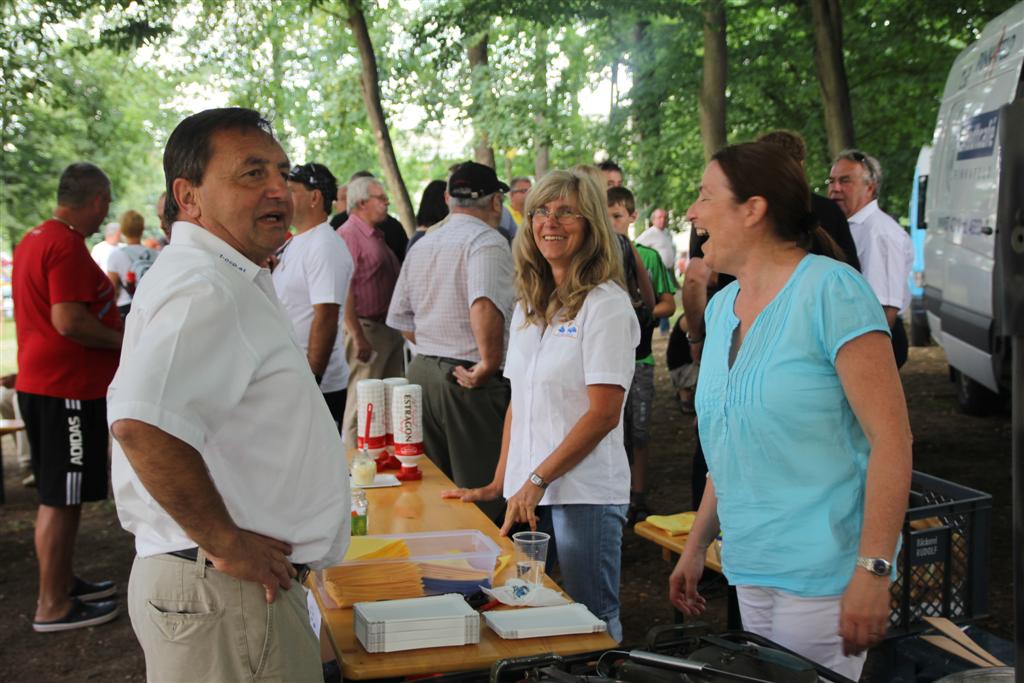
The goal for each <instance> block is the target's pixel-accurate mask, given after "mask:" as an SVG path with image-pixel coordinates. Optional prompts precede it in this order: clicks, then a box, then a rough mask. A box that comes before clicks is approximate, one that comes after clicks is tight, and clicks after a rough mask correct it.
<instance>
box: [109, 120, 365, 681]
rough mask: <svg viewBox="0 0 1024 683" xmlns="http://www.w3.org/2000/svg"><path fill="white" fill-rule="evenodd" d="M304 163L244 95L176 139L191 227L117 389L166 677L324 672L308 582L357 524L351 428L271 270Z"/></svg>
mask: <svg viewBox="0 0 1024 683" xmlns="http://www.w3.org/2000/svg"><path fill="white" fill-rule="evenodd" d="M289 167H290V164H289V163H288V157H287V155H285V153H284V150H283V149H281V146H280V145H279V144H278V142H277V140H275V139H274V137H273V133H272V132H271V128H270V124H269V122H267V120H266V119H264V118H263V117H261V116H260V115H259V114H258V113H257V112H255V111H252V110H251V109H242V108H238V107H232V108H225V109H211V110H207V111H203V112H200V113H198V114H194V115H192V116H189V117H188V118H186V119H185V120H183V121H182V122H181V123H180V124H178V126H177V127H176V128H175V129H174V131H173V132H172V133H171V135H170V137H169V138H168V140H167V148H166V149H165V150H164V174H165V175H166V177H167V190H168V192H167V201H166V206H165V213H166V215H167V218H168V220H171V221H174V226H173V233H174V239H173V240H172V242H171V244H170V245H168V246H167V248H166V249H164V250H163V252H162V253H161V254H160V258H159V259H157V262H156V263H155V264H154V265H153V267H152V268H151V269H150V270H149V272H148V273H147V274H146V282H145V285H144V286H143V287H141V288H140V289H139V291H138V292H137V294H136V296H135V299H134V301H132V313H131V315H130V316H128V323H127V328H126V330H125V341H124V346H123V349H122V353H121V364H120V366H119V367H118V369H117V374H116V375H115V377H114V380H113V382H111V384H110V389H109V391H108V394H107V419H108V421H109V422H110V426H111V430H112V432H113V434H114V437H115V439H116V440H117V443H116V444H115V446H114V449H113V458H112V465H111V469H112V482H113V489H114V498H115V500H116V501H117V514H118V517H119V518H120V520H121V524H122V526H124V527H125V529H127V530H128V531H130V532H131V533H132V534H134V536H135V548H136V553H137V557H136V558H135V562H134V564H133V566H132V575H131V581H130V582H129V587H128V611H129V614H130V615H131V620H132V627H133V629H134V631H135V635H136V637H137V638H138V640H139V643H140V645H141V646H142V650H143V652H144V653H145V656H146V674H147V678H148V679H149V680H160V681H241V680H254V679H257V678H258V679H260V680H275V681H303V682H310V683H312V682H313V681H316V682H317V683H320V682H322V681H323V669H322V667H321V664H320V646H319V643H318V642H317V637H316V634H315V633H314V632H313V630H312V628H310V623H309V611H308V608H307V606H306V595H305V591H304V590H303V589H302V585H301V582H302V581H303V580H304V578H305V576H306V574H307V572H308V569H319V568H321V567H325V566H330V565H332V564H337V563H338V562H340V561H341V560H342V558H343V557H344V554H345V548H346V546H347V545H348V540H349V530H350V528H349V527H350V519H351V518H350V515H349V511H350V504H351V501H350V499H349V481H348V472H347V468H346V463H345V458H344V456H343V451H342V446H341V437H340V436H339V434H338V427H337V425H336V424H335V423H334V421H333V420H332V419H331V414H330V412H329V411H328V410H327V406H326V405H325V403H324V400H323V396H322V394H321V393H320V390H319V388H318V387H317V385H316V382H315V381H314V378H313V374H312V373H311V372H310V370H309V362H308V361H307V359H306V356H305V354H304V353H303V352H302V350H301V349H300V348H299V347H298V345H297V344H296V343H295V340H294V333H293V331H292V326H291V322H290V321H289V320H288V318H287V317H286V315H285V312H284V308H283V307H282V306H281V302H280V301H279V300H278V298H277V294H276V292H275V291H274V283H273V281H272V278H271V274H270V271H269V270H268V269H267V268H266V267H265V266H264V264H265V263H266V262H267V260H268V259H269V257H270V256H271V255H272V254H274V252H276V251H277V250H278V249H280V248H281V246H282V244H283V243H284V241H285V236H286V234H287V232H288V228H289V226H290V225H291V222H292V200H291V195H290V193H289V192H288V187H287V183H286V180H285V179H286V177H287V174H288V169H289Z"/></svg>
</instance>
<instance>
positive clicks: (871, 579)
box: [839, 569, 890, 656]
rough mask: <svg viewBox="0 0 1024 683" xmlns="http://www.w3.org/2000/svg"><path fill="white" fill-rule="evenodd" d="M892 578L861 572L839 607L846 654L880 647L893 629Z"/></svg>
mask: <svg viewBox="0 0 1024 683" xmlns="http://www.w3.org/2000/svg"><path fill="white" fill-rule="evenodd" d="M889 601H890V596H889V577H888V576H875V575H874V574H869V573H868V572H866V571H863V570H860V569H857V570H854V572H853V578H852V579H850V583H849V584H848V585H847V586H846V590H845V591H844V592H843V599H842V601H841V602H840V604H839V635H840V636H842V638H843V654H845V655H847V656H850V655H857V654H860V653H861V652H863V651H864V650H866V649H867V648H869V647H871V646H873V645H876V644H878V642H879V641H880V640H882V638H884V637H885V632H886V629H888V627H889Z"/></svg>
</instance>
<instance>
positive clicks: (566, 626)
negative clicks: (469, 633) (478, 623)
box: [484, 602, 608, 639]
mask: <svg viewBox="0 0 1024 683" xmlns="http://www.w3.org/2000/svg"><path fill="white" fill-rule="evenodd" d="M484 620H485V621H486V622H487V625H488V626H490V627H491V630H492V631H494V632H495V633H497V634H498V635H499V636H501V637H502V638H515V639H518V638H540V637H543V636H564V635H569V634H573V633H600V632H602V631H605V630H607V628H608V626H607V624H605V623H604V622H603V621H601V620H600V619H598V618H597V617H595V616H594V615H593V614H592V613H591V612H590V610H588V609H587V607H586V605H583V604H580V603H578V602H574V603H571V604H568V605H557V606H554V607H528V608H524V609H509V610H496V611H494V612H485V613H484Z"/></svg>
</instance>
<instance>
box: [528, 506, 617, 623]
mask: <svg viewBox="0 0 1024 683" xmlns="http://www.w3.org/2000/svg"><path fill="white" fill-rule="evenodd" d="M628 509H629V506H628V505H545V506H543V508H540V510H541V511H542V516H541V523H540V525H539V526H538V529H539V530H541V531H547V532H548V533H550V534H551V536H552V540H553V541H554V547H553V548H548V560H549V564H550V562H551V561H552V560H553V559H554V558H555V557H557V559H558V566H559V567H560V569H561V575H562V588H564V589H565V592H566V593H568V594H569V597H571V598H572V599H573V600H575V601H576V602H580V603H583V604H584V605H586V606H587V609H589V610H590V611H591V612H593V613H594V615H595V616H596V617H597V618H599V619H602V620H603V621H605V622H606V623H607V624H608V635H609V636H611V637H612V638H613V639H614V640H615V642H621V641H622V622H621V621H619V574H620V570H621V567H622V527H623V526H624V525H625V523H626V511H627V510H628ZM543 512H547V513H548V514H543ZM552 551H554V552H552ZM553 556H554V557H553Z"/></svg>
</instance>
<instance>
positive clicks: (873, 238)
mask: <svg viewBox="0 0 1024 683" xmlns="http://www.w3.org/2000/svg"><path fill="white" fill-rule="evenodd" d="M850 233H851V234H852V235H853V242H854V244H855V245H856V246H857V258H858V259H860V271H861V274H862V275H863V276H864V279H865V280H867V281H868V284H869V285H871V289H872V290H873V291H874V292H875V296H877V297H878V300H879V301H880V302H881V304H882V305H883V306H892V307H893V308H896V309H899V310H900V311H903V310H904V309H906V308H907V306H909V305H910V280H909V278H910V272H911V271H912V270H913V268H914V245H913V243H912V242H911V241H910V236H909V235H907V231H906V230H904V229H903V228H901V227H900V224H899V223H897V222H896V221H894V220H893V219H892V218H890V217H889V215H888V214H887V213H885V212H884V211H882V210H881V209H880V208H878V201H877V200H873V201H871V202H870V203H868V204H867V205H866V206H864V207H863V208H861V210H860V211H858V212H857V213H855V214H853V215H852V216H850Z"/></svg>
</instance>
